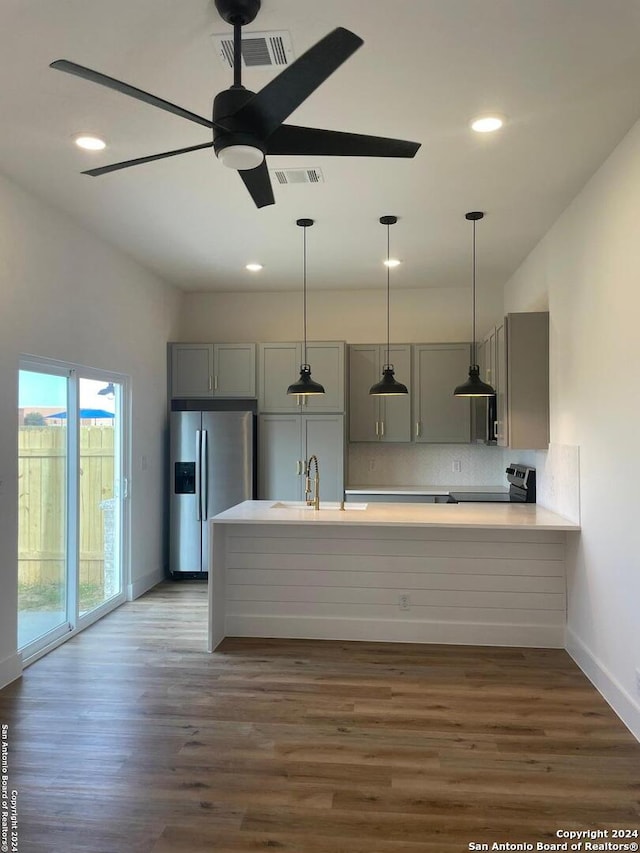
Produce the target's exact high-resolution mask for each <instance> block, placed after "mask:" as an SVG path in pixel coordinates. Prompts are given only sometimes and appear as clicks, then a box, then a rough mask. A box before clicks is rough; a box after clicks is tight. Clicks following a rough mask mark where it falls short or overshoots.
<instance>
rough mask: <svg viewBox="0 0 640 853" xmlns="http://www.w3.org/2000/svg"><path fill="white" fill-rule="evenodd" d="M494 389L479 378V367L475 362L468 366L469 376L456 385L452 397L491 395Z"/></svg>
mask: <svg viewBox="0 0 640 853" xmlns="http://www.w3.org/2000/svg"><path fill="white" fill-rule="evenodd" d="M495 393H496V392H495V389H494V388H492V387H491V385H488V384H487V383H486V382H483V381H482V379H480V368H479V367H478V365H477V364H472V365H471V366H470V367H469V378H468V379H467V381H466V382H463V383H462V385H458V387H457V388H456V390H455V391H454V392H453V396H454V397H493V396H494V395H495Z"/></svg>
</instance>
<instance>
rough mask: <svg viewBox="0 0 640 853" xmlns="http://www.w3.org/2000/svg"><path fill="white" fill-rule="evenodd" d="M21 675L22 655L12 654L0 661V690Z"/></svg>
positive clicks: (18, 653)
mask: <svg viewBox="0 0 640 853" xmlns="http://www.w3.org/2000/svg"><path fill="white" fill-rule="evenodd" d="M21 675H22V655H21V654H20V652H14V653H13V654H12V655H9V657H8V658H5V659H4V660H0V689H1V688H3V687H6V686H7V684H11V682H12V681H15V680H16V678H20V676H21Z"/></svg>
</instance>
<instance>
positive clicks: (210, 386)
mask: <svg viewBox="0 0 640 853" xmlns="http://www.w3.org/2000/svg"><path fill="white" fill-rule="evenodd" d="M209 391H213V387H212V385H211V377H209Z"/></svg>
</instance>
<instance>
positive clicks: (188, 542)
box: [169, 411, 255, 577]
mask: <svg viewBox="0 0 640 853" xmlns="http://www.w3.org/2000/svg"><path fill="white" fill-rule="evenodd" d="M254 432H255V414H254V413H253V412H251V411H180V412H176V411H173V412H171V422H170V447H171V450H170V476H171V485H170V506H169V523H170V531H169V570H170V572H171V575H172V576H173V577H180V576H181V577H202V576H203V574H202V573H204V572H207V570H208V560H209V547H208V545H209V542H208V537H209V531H208V524H207V519H209V518H211V516H213V515H216V514H217V513H219V512H222V511H223V510H225V509H228V508H229V507H231V506H235V504H238V503H241V501H244V500H251V498H253V497H254V494H255V439H254Z"/></svg>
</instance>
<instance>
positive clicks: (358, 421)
mask: <svg viewBox="0 0 640 853" xmlns="http://www.w3.org/2000/svg"><path fill="white" fill-rule="evenodd" d="M388 357H389V361H390V362H391V363H392V364H393V366H394V370H395V378H396V379H397V380H398V381H399V382H402V383H404V384H405V385H406V386H407V388H408V389H409V392H411V345H410V344H391V346H390V348H389V353H388ZM386 361H387V347H386V345H382V344H352V345H351V346H350V347H349V440H350V441H379V442H403V441H411V393H409V394H406V395H402V396H398V397H395V396H394V397H372V396H371V395H370V394H369V388H371V386H372V385H374V384H375V383H376V382H378V381H379V380H380V379H381V378H382V368H383V365H384V364H385V363H386Z"/></svg>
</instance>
